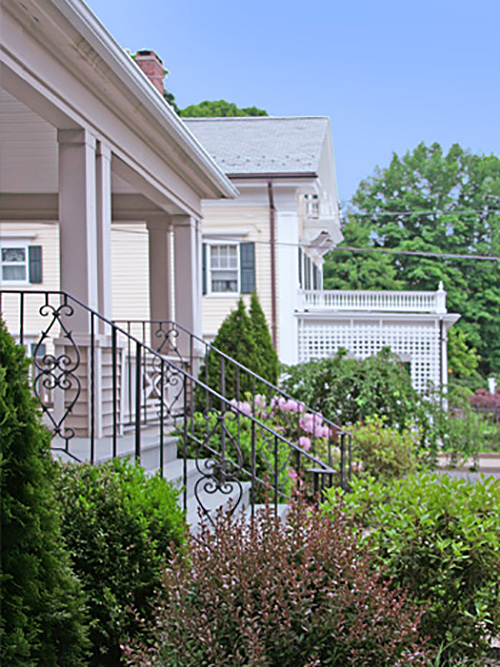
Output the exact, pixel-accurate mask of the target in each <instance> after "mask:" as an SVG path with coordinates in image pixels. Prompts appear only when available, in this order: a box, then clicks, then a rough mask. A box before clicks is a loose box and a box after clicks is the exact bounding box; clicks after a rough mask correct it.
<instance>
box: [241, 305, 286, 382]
mask: <svg viewBox="0 0 500 667" xmlns="http://www.w3.org/2000/svg"><path fill="white" fill-rule="evenodd" d="M249 314H250V322H251V324H252V331H253V339H254V343H255V347H256V348H257V362H258V366H257V368H254V369H252V370H253V371H254V372H255V373H257V375H260V376H261V377H263V378H264V379H266V380H267V381H268V382H270V383H271V384H274V385H275V384H276V383H277V382H278V376H279V368H280V362H279V359H278V355H277V353H276V350H275V349H274V347H273V342H272V339H271V334H270V333H269V327H268V326H267V321H266V316H265V315H264V311H263V310H262V306H261V305H260V302H259V299H258V297H257V294H256V292H253V294H252V297H251V299H250V309H249ZM243 363H244V362H243ZM245 365H246V364H245Z"/></svg>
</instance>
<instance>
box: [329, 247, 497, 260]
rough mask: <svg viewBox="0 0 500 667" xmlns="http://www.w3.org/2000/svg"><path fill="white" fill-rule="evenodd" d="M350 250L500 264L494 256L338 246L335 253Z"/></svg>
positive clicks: (334, 249)
mask: <svg viewBox="0 0 500 667" xmlns="http://www.w3.org/2000/svg"><path fill="white" fill-rule="evenodd" d="M341 250H350V251H351V252H382V253H388V254H391V255H418V256H420V257H437V258H438V259H477V260H480V261H484V260H492V261H495V262H500V257H496V256H494V255H457V254H452V253H444V252H427V251H425V250H392V249H391V250H389V249H388V248H355V247H353V246H337V247H336V248H333V252H335V251H341Z"/></svg>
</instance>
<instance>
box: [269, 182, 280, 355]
mask: <svg viewBox="0 0 500 667" xmlns="http://www.w3.org/2000/svg"><path fill="white" fill-rule="evenodd" d="M267 194H268V197H269V236H270V241H271V340H272V342H273V347H274V349H275V350H277V349H278V322H277V295H276V209H275V207H274V194H273V182H272V180H271V179H269V180H268V181H267Z"/></svg>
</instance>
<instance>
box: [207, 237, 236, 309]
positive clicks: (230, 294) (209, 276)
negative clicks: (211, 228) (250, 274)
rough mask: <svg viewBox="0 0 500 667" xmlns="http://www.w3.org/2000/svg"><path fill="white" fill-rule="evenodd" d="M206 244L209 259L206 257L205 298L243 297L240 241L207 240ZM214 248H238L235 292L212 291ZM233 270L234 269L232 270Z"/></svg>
mask: <svg viewBox="0 0 500 667" xmlns="http://www.w3.org/2000/svg"><path fill="white" fill-rule="evenodd" d="M203 242H204V243H205V244H206V248H207V257H206V271H207V284H206V287H207V293H206V294H205V295H204V296H210V297H217V298H219V297H222V298H228V297H229V298H233V299H234V298H239V297H240V296H241V256H240V243H241V242H240V240H234V241H233V240H224V241H220V240H216V239H210V238H205V239H204V241H203ZM214 246H235V247H236V268H235V269H234V270H235V271H236V280H237V290H236V291H235V292H214V291H213V290H212V265H211V260H212V251H211V249H212V247H214ZM231 270H232V269H231Z"/></svg>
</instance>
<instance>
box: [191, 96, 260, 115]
mask: <svg viewBox="0 0 500 667" xmlns="http://www.w3.org/2000/svg"><path fill="white" fill-rule="evenodd" d="M267 115H268V113H267V111H264V110H263V109H258V108H257V107H247V108H246V109H240V108H238V107H237V106H236V104H234V103H233V102H226V100H218V101H213V102H212V101H208V100H205V101H204V102H200V103H199V104H192V105H191V106H188V107H186V108H185V109H181V111H180V116H183V117H184V118H197V117H199V118H221V117H225V116H267Z"/></svg>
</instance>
